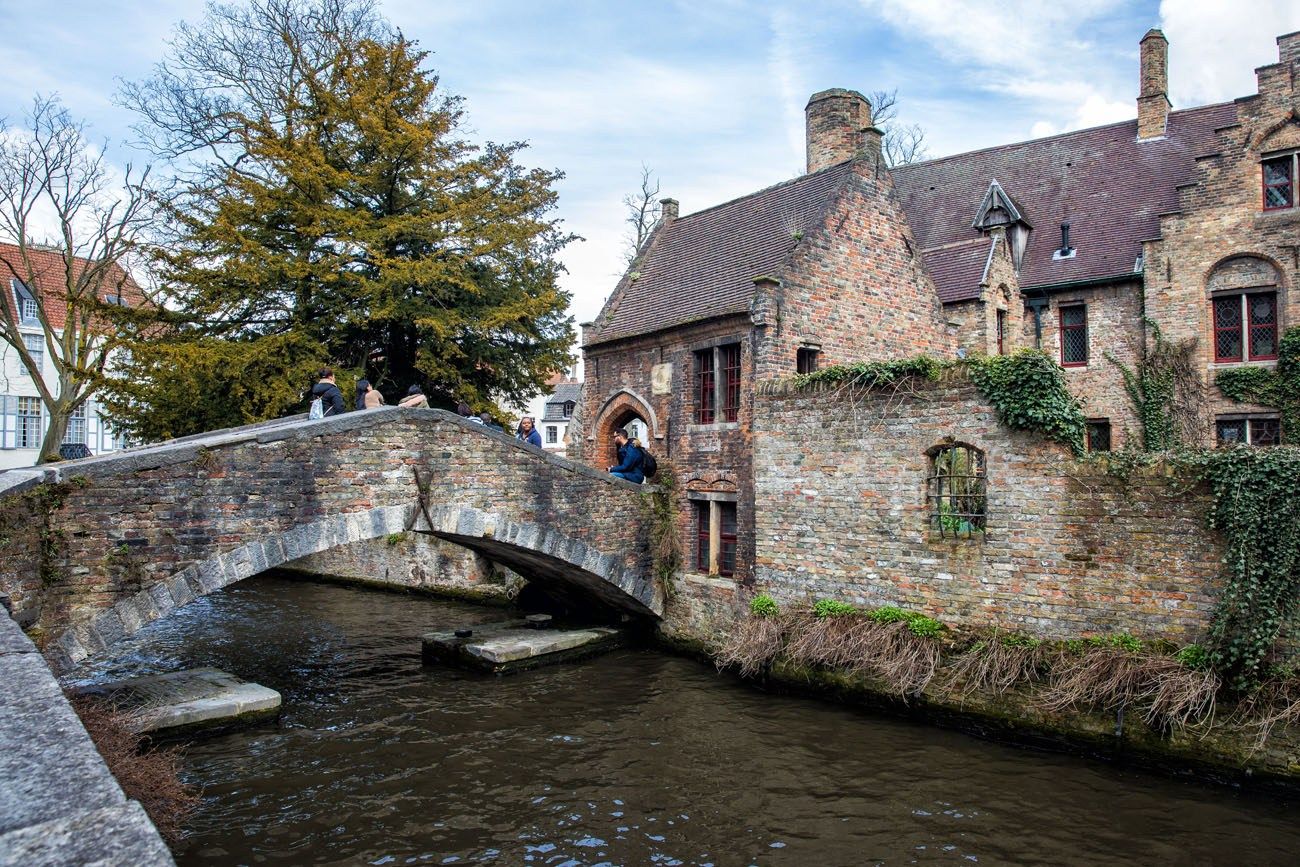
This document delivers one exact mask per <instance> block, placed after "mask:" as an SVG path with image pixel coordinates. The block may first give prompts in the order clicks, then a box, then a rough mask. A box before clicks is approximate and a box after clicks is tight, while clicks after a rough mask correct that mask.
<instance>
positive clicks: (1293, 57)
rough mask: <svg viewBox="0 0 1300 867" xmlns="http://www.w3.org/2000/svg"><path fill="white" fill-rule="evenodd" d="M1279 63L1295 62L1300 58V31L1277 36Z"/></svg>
mask: <svg viewBox="0 0 1300 867" xmlns="http://www.w3.org/2000/svg"><path fill="white" fill-rule="evenodd" d="M1277 60H1278V63H1295V62H1296V61H1298V60H1300V31H1296V32H1295V33H1287V34H1285V35H1283V36H1279V37H1278V38H1277Z"/></svg>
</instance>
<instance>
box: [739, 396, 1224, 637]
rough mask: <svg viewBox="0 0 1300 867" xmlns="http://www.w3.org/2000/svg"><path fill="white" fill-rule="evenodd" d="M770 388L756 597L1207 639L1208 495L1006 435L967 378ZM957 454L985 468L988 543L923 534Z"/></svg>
mask: <svg viewBox="0 0 1300 867" xmlns="http://www.w3.org/2000/svg"><path fill="white" fill-rule="evenodd" d="M769 390H772V391H776V392H777V393H775V394H772V395H769V396H760V397H759V399H758V400H757V401H756V407H757V408H756V413H755V432H754V448H755V460H754V465H755V470H756V473H755V475H756V478H755V486H756V491H755V500H756V501H757V502H758V503H759V504H760V506H759V508H758V510H757V517H756V523H757V526H756V531H755V535H756V538H757V541H758V544H757V548H758V558H757V564H756V570H755V571H756V574H755V591H756V592H758V591H766V592H770V593H772V594H773V595H774V596H776V597H777V598H778V599H779V600H781V601H784V602H797V601H799V602H801V601H804V600H810V599H814V598H821V597H828V598H834V599H840V600H844V601H848V602H853V603H857V604H862V605H871V606H874V605H883V604H896V605H899V606H902V607H905V608H909V609H913V610H919V611H924V612H926V613H928V614H930V615H933V616H935V617H937V618H939V619H941V620H943V621H945V622H947V623H950V624H968V625H983V626H992V625H996V626H1000V627H1003V628H1007V629H1015V630H1020V631H1024V632H1028V633H1031V634H1035V635H1040V636H1044V637H1053V638H1069V637H1075V636H1080V635H1087V634H1094V633H1108V632H1130V633H1133V634H1135V635H1138V636H1142V637H1146V638H1155V637H1166V638H1170V639H1173V640H1178V641H1191V640H1195V639H1197V638H1200V637H1201V636H1202V635H1203V633H1204V630H1205V629H1206V627H1207V626H1208V624H1209V618H1210V614H1211V611H1212V607H1213V604H1214V598H1215V594H1216V592H1217V588H1218V587H1219V583H1218V575H1219V573H1220V560H1221V556H1222V551H1221V548H1220V544H1221V542H1220V540H1219V539H1218V537H1217V536H1216V535H1214V534H1212V533H1210V531H1208V530H1206V529H1205V515H1206V509H1207V505H1208V497H1209V495H1208V493H1207V492H1206V491H1205V490H1204V489H1203V488H1195V489H1192V490H1190V491H1189V490H1187V488H1188V484H1187V483H1186V482H1183V481H1180V480H1178V479H1175V478H1172V477H1170V476H1168V475H1165V474H1164V473H1163V472H1161V471H1160V470H1147V471H1138V472H1137V473H1135V474H1134V476H1133V477H1132V478H1131V479H1130V480H1129V481H1128V482H1127V483H1126V482H1124V481H1121V480H1120V479H1119V478H1117V477H1115V476H1114V475H1110V474H1107V473H1106V472H1104V470H1103V469H1102V468H1101V467H1100V466H1099V465H1098V464H1097V463H1091V462H1088V461H1076V460H1074V459H1073V458H1072V457H1071V456H1070V454H1069V452H1068V450H1066V449H1064V448H1062V447H1060V446H1057V445H1055V444H1053V443H1049V442H1045V441H1044V440H1043V439H1042V438H1040V437H1039V436H1038V435H1036V434H1032V433H1022V432H1013V431H1010V430H1009V429H1007V428H1006V427H1004V426H1003V425H1001V424H1000V423H999V422H998V420H997V417H996V413H995V412H994V411H993V409H992V408H991V407H990V406H989V405H988V404H987V403H986V402H985V401H984V399H983V398H982V397H981V395H980V394H979V392H978V391H977V390H976V389H975V388H974V386H972V385H971V384H970V383H969V382H966V381H962V380H960V379H959V378H956V377H954V379H953V381H950V382H947V383H945V384H940V385H935V386H932V387H925V388H922V389H921V391H920V392H919V393H917V394H915V395H911V396H897V395H895V396H892V397H890V396H885V395H879V394H876V395H864V394H862V393H861V392H858V393H849V392H846V391H841V392H835V391H822V392H809V393H780V392H779V389H777V388H773V389H769ZM949 438H951V439H953V440H957V441H959V442H962V443H966V444H969V445H973V446H975V447H977V448H979V449H981V450H983V452H984V454H985V456H986V460H987V479H988V481H987V484H988V505H987V510H988V533H987V538H985V539H983V540H971V541H952V540H951V539H949V540H946V541H945V540H940V539H938V538H936V535H937V534H935V533H933V532H932V531H930V530H929V522H928V513H927V506H926V499H925V494H926V478H927V475H928V471H929V463H930V462H929V458H928V457H927V451H928V450H929V449H931V448H932V447H934V446H936V445H939V444H942V443H944V442H945V441H947V440H948V439H949Z"/></svg>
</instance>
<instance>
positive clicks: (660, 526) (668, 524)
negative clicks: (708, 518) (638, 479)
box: [641, 459, 682, 597]
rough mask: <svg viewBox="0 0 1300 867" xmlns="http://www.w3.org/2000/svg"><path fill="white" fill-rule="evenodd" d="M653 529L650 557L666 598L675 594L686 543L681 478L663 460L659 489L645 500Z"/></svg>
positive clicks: (658, 479) (646, 512)
mask: <svg viewBox="0 0 1300 867" xmlns="http://www.w3.org/2000/svg"><path fill="white" fill-rule="evenodd" d="M641 508H642V511H643V514H644V515H645V517H646V521H647V523H648V524H649V526H650V557H651V560H652V562H653V564H654V574H655V577H656V578H657V579H658V580H659V585H660V586H661V587H662V588H663V591H664V596H666V597H667V596H671V595H672V579H673V576H675V575H676V574H677V570H678V569H680V568H681V565H682V543H681V539H680V538H679V535H678V532H677V476H676V474H675V473H674V472H673V470H672V468H671V467H669V466H668V464H667V462H666V461H664V460H663V459H660V460H659V472H658V473H656V474H655V487H654V489H653V490H651V491H650V492H648V493H646V494H643V495H642V497H641Z"/></svg>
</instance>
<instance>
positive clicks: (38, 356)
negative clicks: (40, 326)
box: [23, 333, 45, 371]
mask: <svg viewBox="0 0 1300 867" xmlns="http://www.w3.org/2000/svg"><path fill="white" fill-rule="evenodd" d="M33 341H39V343H40V345H39V346H32V342H33ZM23 346H24V347H25V348H26V349H27V354H28V355H30V356H31V357H32V361H34V362H35V363H36V369H37V370H39V371H44V370H45V335H44V334H28V333H24V334H23Z"/></svg>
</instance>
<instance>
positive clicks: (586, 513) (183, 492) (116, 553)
mask: <svg viewBox="0 0 1300 867" xmlns="http://www.w3.org/2000/svg"><path fill="white" fill-rule="evenodd" d="M416 470H419V472H420V474H421V480H422V483H423V484H424V486H425V488H426V490H425V494H424V501H425V503H426V505H427V513H426V509H422V508H421V507H420V506H419V505H418V502H417V501H418V499H419V497H420V490H419V487H418V486H417V483H416V480H415V471H416ZM41 473H43V474H44V475H43V477H42V478H33V479H30V480H27V481H24V482H22V483H20V484H17V485H14V486H11V487H10V488H9V489H8V493H9V494H11V495H12V494H21V493H23V488H24V486H27V488H28V489H32V487H33V486H35V485H36V484H37V483H38V482H41V483H44V484H46V485H51V484H53V485H56V486H58V487H59V488H60V490H61V491H62V494H63V497H62V503H61V505H60V506H59V507H58V508H57V509H55V510H54V511H53V512H52V513H51V514H50V518H49V525H50V528H51V532H52V536H51V538H52V539H53V540H54V544H52V545H51V546H47V548H48V550H47V551H46V553H45V555H44V557H43V559H42V563H43V564H44V565H43V566H41V567H40V568H41V569H43V570H44V572H43V574H44V576H45V577H44V579H43V586H42V593H41V594H40V599H39V605H40V608H39V611H38V612H36V613H35V616H34V617H33V616H32V612H31V611H30V610H27V611H23V612H18V611H17V609H15V613H16V614H19V613H21V614H22V615H23V616H24V617H26V618H27V619H28V621H29V622H30V621H33V620H34V622H35V624H36V625H37V626H38V627H39V628H41V629H43V630H45V631H46V633H47V634H48V635H49V636H50V638H51V641H50V644H49V645H47V648H46V651H47V654H48V656H49V658H50V660H51V662H52V664H54V665H55V666H56V668H60V669H62V668H63V667H66V666H68V665H70V664H75V663H76V662H78V661H80V659H83V658H85V657H86V656H88V655H91V654H94V653H99V652H102V651H103V650H105V649H106V648H107V647H108V646H110V645H111V644H113V643H114V642H115V641H116V640H117V639H119V638H121V637H122V636H124V635H126V634H129V633H131V632H134V631H135V630H136V629H138V628H139V627H140V626H141V625H143V624H145V623H148V622H150V621H151V620H153V619H155V618H157V617H159V616H162V615H164V614H166V613H167V612H168V611H170V610H171V609H172V608H174V607H176V606H178V605H183V604H185V603H186V602H188V601H190V600H191V599H193V598H195V597H197V596H201V595H203V594H205V593H208V592H211V591H213V590H216V589H220V588H221V587H224V586H226V585H227V584H230V583H232V582H234V581H238V580H240V579H242V578H246V577H249V576H251V575H254V574H256V573H258V572H261V571H264V570H265V569H268V568H273V567H276V566H280V565H283V564H285V563H287V562H289V561H292V560H295V559H297V558H299V557H303V556H307V555H310V554H314V553H317V552H320V551H324V550H326V549H329V548H333V547H335V546H338V545H342V544H347V543H352V542H358V541H362V540H365V539H374V538H382V537H386V536H388V535H390V534H394V533H400V532H402V531H404V530H408V529H415V530H416V531H421V532H428V533H432V534H434V535H437V536H440V537H441V538H444V539H447V540H450V541H452V542H456V543H458V544H461V545H464V546H467V547H470V548H474V549H475V550H479V551H481V552H482V553H484V554H485V555H487V556H488V557H490V558H491V559H492V560H493V561H495V562H498V563H502V564H504V565H506V566H509V567H510V568H512V569H515V570H516V571H519V572H524V573H528V574H529V577H530V578H535V579H536V580H544V581H545V580H551V581H556V582H561V583H563V582H570V583H577V584H581V585H582V586H583V587H584V589H585V590H587V591H589V592H590V593H591V594H593V595H594V596H596V597H597V598H603V599H604V600H605V601H607V602H609V603H611V604H613V605H615V606H616V607H618V606H620V605H621V606H622V607H623V608H624V609H625V610H634V611H640V612H642V613H657V612H659V611H661V610H662V595H661V593H660V591H659V590H658V588H657V586H656V585H655V583H654V581H653V579H652V577H651V574H650V573H651V570H650V557H649V550H648V545H647V543H646V541H645V540H646V539H647V537H648V533H647V532H646V531H645V528H644V527H643V523H644V521H645V510H644V509H643V508H642V502H641V501H642V496H643V490H642V489H641V488H639V486H635V485H632V484H630V483H627V482H622V481H618V480H614V479H611V478H610V477H609V476H608V475H606V474H604V473H599V472H596V471H594V470H591V469H589V468H587V467H584V466H581V465H578V464H575V463H573V462H571V461H567V460H565V459H564V458H560V457H557V456H554V455H548V454H545V453H543V452H541V451H539V450H537V449H533V448H531V447H529V446H526V445H524V444H522V443H518V442H516V441H515V440H514V439H513V438H509V437H506V436H504V435H500V434H496V433H493V432H491V431H487V430H485V429H484V428H483V427H482V426H480V425H470V424H469V423H468V422H465V421H463V420H461V419H459V418H458V417H456V416H454V415H452V414H450V413H445V412H441V411H437V410H428V409H421V410H407V409H396V408H387V409H380V410H371V411H367V412H358V413H348V414H346V415H343V416H340V417H337V418H331V419H324V420H319V421H309V420H306V419H305V418H300V419H293V420H289V421H280V422H274V423H268V424H266V425H262V426H255V427H253V428H248V429H242V430H233V431H223V432H217V433H215V434H212V435H208V436H206V437H200V438H194V439H191V440H187V441H183V442H172V443H168V444H163V445H161V446H157V447H149V448H144V449H139V450H131V451H127V452H123V453H120V454H117V455H114V456H111V457H103V458H92V459H87V460H83V461H71V462H65V463H61V464H59V465H58V466H57V467H56V468H54V469H49V470H42V471H38V473H37V474H36V475H40V474H41ZM8 556H9V555H8V554H7V553H6V557H8ZM30 571H31V570H30V569H25V570H23V574H20V575H17V576H16V577H17V579H18V580H17V581H13V584H14V586H19V585H20V582H26V581H30V580H31V576H30V575H29V574H27V573H28V572H30ZM11 581H12V578H11ZM8 589H9V588H7V587H0V592H8ZM11 595H12V594H11Z"/></svg>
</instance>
